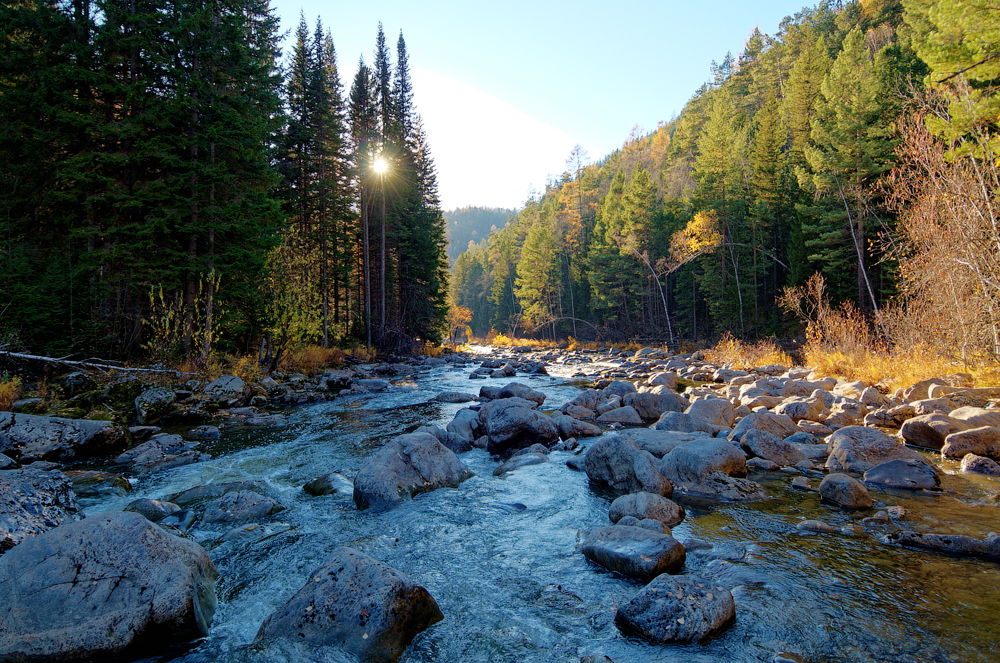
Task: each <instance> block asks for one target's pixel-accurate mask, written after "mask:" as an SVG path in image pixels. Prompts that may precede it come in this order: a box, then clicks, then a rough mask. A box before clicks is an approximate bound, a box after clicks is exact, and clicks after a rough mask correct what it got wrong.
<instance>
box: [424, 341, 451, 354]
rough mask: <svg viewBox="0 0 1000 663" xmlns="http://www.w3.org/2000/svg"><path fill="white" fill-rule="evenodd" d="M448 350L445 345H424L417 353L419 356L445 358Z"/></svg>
mask: <svg viewBox="0 0 1000 663" xmlns="http://www.w3.org/2000/svg"><path fill="white" fill-rule="evenodd" d="M448 349H449V348H446V347H445V346H443V345H434V344H433V343H424V344H423V345H421V346H420V349H419V350H418V351H417V354H421V355H424V356H425V357H443V356H444V353H445V351H447V350H448Z"/></svg>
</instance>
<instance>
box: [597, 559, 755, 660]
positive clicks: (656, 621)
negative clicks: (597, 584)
mask: <svg viewBox="0 0 1000 663" xmlns="http://www.w3.org/2000/svg"><path fill="white" fill-rule="evenodd" d="M735 618H736V602H735V601H733V595H732V593H731V592H730V591H729V590H728V589H725V588H724V587H721V586H719V585H716V584H713V583H710V582H708V581H707V580H702V579H701V578H697V577H694V576H670V575H666V574H664V575H661V576H659V577H657V578H656V579H655V580H653V582H651V583H649V584H648V585H646V587H644V588H643V589H642V590H641V591H640V592H639V593H638V594H636V595H635V596H634V597H633V598H632V600H631V601H629V602H628V603H626V604H625V605H623V606H622V607H621V608H619V609H618V613H617V614H616V615H615V625H616V626H618V629H619V630H621V632H622V633H624V634H626V635H636V636H639V637H641V638H644V639H646V640H649V641H651V642H655V643H661V642H701V641H704V640H706V639H708V638H709V637H711V636H712V635H715V634H716V633H718V632H719V631H721V630H722V629H724V628H725V627H726V626H728V625H729V624H730V623H732V622H733V620H734V619H735Z"/></svg>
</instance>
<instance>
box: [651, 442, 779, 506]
mask: <svg viewBox="0 0 1000 663" xmlns="http://www.w3.org/2000/svg"><path fill="white" fill-rule="evenodd" d="M660 470H661V471H662V472H663V474H664V475H666V476H667V478H668V479H670V481H671V482H672V483H673V484H674V490H675V491H676V492H677V493H678V494H681V495H696V496H702V497H710V498H714V499H720V500H732V501H750V500H756V499H763V498H764V497H766V495H765V493H764V490H763V488H761V486H760V484H758V483H757V482H755V481H750V480H748V479H744V478H742V477H745V476H746V474H747V464H746V456H745V455H744V454H743V452H742V451H740V450H739V448H737V447H736V446H734V445H733V444H732V443H731V442H727V441H726V440H721V439H718V438H705V439H701V440H695V441H693V442H690V443H688V444H682V445H680V446H678V447H677V448H675V449H674V450H673V451H671V452H670V453H668V454H667V455H665V456H664V457H663V459H662V460H661V461H660Z"/></svg>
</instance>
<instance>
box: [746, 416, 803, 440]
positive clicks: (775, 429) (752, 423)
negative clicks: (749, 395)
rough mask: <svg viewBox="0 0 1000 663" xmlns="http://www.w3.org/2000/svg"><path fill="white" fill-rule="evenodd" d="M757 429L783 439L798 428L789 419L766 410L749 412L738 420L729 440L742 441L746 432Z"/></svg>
mask: <svg viewBox="0 0 1000 663" xmlns="http://www.w3.org/2000/svg"><path fill="white" fill-rule="evenodd" d="M752 429H758V430H764V431H767V432H768V433H773V434H774V435H776V436H778V437H780V438H781V439H785V438H786V437H788V436H789V435H792V434H794V433H796V432H798V430H799V427H798V426H796V425H795V422H794V421H792V418H791V417H788V416H786V415H784V414H775V413H774V412H768V411H766V410H764V411H761V412H751V413H750V414H748V415H747V416H745V417H743V418H742V419H740V422H739V423H738V424H736V428H734V429H733V430H732V432H731V433H730V434H729V439H730V440H742V439H743V434H744V433H746V432H747V431H748V430H752Z"/></svg>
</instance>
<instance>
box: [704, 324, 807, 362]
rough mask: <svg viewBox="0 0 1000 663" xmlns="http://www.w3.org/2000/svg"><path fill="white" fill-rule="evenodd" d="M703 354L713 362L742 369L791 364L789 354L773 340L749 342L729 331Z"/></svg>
mask: <svg viewBox="0 0 1000 663" xmlns="http://www.w3.org/2000/svg"><path fill="white" fill-rule="evenodd" d="M704 356H705V359H706V360H707V361H710V362H712V363H713V364H730V365H732V366H735V367H736V368H740V369H744V370H745V369H749V368H754V367H756V366H767V365H770V364H781V365H782V366H791V365H792V358H791V356H790V355H789V354H788V353H787V352H785V351H784V350H782V349H781V348H780V347H779V346H778V344H777V343H775V342H774V341H772V340H762V341H756V342H754V343H751V342H748V341H741V340H740V339H738V338H736V337H734V336H733V335H732V334H730V333H729V332H726V333H725V334H723V335H722V338H721V339H719V342H718V343H716V344H715V345H714V346H712V347H711V348H708V349H707V350H704Z"/></svg>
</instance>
